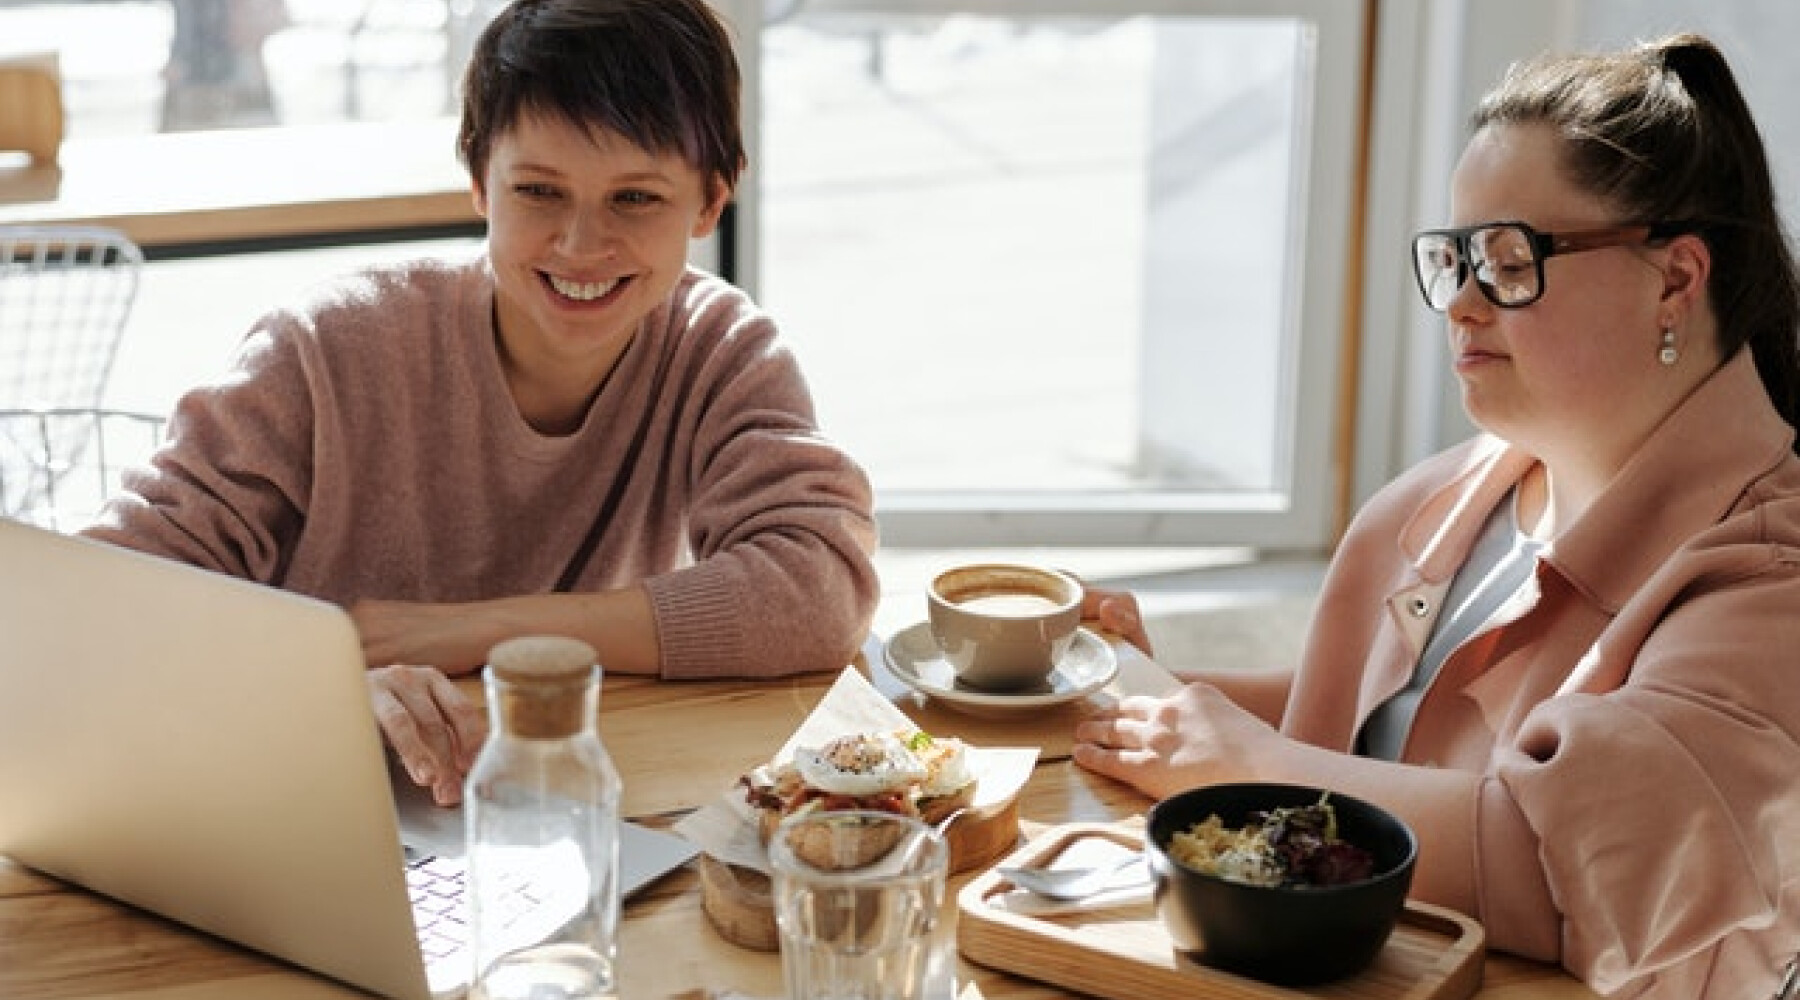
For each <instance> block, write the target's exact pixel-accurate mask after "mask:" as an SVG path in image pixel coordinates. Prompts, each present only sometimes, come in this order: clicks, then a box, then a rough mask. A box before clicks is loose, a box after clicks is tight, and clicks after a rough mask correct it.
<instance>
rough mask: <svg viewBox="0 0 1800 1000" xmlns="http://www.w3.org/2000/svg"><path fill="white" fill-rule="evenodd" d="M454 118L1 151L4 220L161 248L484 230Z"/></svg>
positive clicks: (198, 252)
mask: <svg viewBox="0 0 1800 1000" xmlns="http://www.w3.org/2000/svg"><path fill="white" fill-rule="evenodd" d="M455 136H456V122H455V120H454V119H450V118H437V119H428V120H422V121H397V122H345V123H332V124H326V125H313V126H288V127H283V128H257V129H226V130H218V131H208V132H173V133H161V134H156V135H148V136H127V137H108V138H103V139H87V140H83V139H70V140H67V141H65V142H64V143H63V145H62V148H61V153H60V156H59V162H58V163H57V164H56V165H54V166H29V165H27V164H26V163H25V161H24V160H23V158H22V157H21V158H19V159H18V160H16V161H7V160H0V225H3V224H21V223H22V224H52V223H90V224H98V225H106V226H112V227H115V228H117V229H120V230H123V231H124V232H125V233H126V235H128V236H130V237H131V238H132V240H134V241H135V242H136V243H137V244H138V245H139V246H141V247H143V248H144V251H145V255H146V256H147V257H149V258H151V259H153V260H154V259H167V258H173V257H194V256H208V255H217V254H228V253H241V252H248V251H260V250H280V249H292V248H296V247H306V246H325V245H341V244H350V243H368V242H380V241H383V240H400V239H430V238H436V237H444V236H466V235H479V234H481V233H482V232H483V231H485V224H484V223H483V221H482V219H481V217H480V216H479V215H477V214H476V212H475V207H474V204H473V203H472V202H471V200H470V194H469V177H468V174H467V173H466V172H465V171H464V170H463V168H462V165H461V164H460V163H458V162H457V159H456V149H455Z"/></svg>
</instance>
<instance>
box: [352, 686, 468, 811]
mask: <svg viewBox="0 0 1800 1000" xmlns="http://www.w3.org/2000/svg"><path fill="white" fill-rule="evenodd" d="M368 678H369V698H370V701H371V702H372V703H373V705H374V708H375V721H376V722H377V723H378V724H379V725H380V726H381V735H382V738H383V739H385V740H387V744H388V746H390V747H392V748H393V750H394V753H395V754H396V755H398V756H399V758H400V762H401V763H402V764H403V765H405V767H406V773H407V774H408V775H409V776H411V777H412V780H413V781H414V782H416V783H418V784H419V785H420V786H422V787H425V788H429V789H431V797H432V799H433V800H434V801H436V802H437V804H438V805H441V806H453V805H456V804H457V803H459V802H461V801H462V788H463V779H464V778H465V777H467V776H468V773H469V768H471V767H473V766H474V764H475V755H476V753H478V752H479V751H480V750H481V744H482V742H483V741H484V740H486V739H487V730H488V726H487V715H486V714H485V713H484V712H482V710H481V708H480V707H479V706H477V705H476V704H475V703H474V702H473V701H470V700H469V698H468V697H467V696H466V695H464V694H463V693H462V692H461V691H459V690H457V688H456V685H455V684H452V683H451V682H450V679H449V678H448V677H446V676H444V672H443V671H441V670H439V669H437V668H436V667H423V666H410V665H406V664H395V665H393V666H386V667H375V668H372V669H371V670H370V671H369V673H368Z"/></svg>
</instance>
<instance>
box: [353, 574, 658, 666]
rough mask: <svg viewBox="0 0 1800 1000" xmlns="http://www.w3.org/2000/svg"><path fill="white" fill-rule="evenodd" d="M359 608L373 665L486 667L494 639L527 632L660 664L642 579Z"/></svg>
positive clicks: (626, 662) (620, 661) (614, 658)
mask: <svg viewBox="0 0 1800 1000" xmlns="http://www.w3.org/2000/svg"><path fill="white" fill-rule="evenodd" d="M354 613H355V614H357V615H358V625H359V627H360V628H361V629H362V630H363V643H364V647H363V648H364V654H365V655H366V656H367V657H368V659H369V664H370V666H380V665H384V664H388V663H428V664H431V665H433V666H435V667H437V668H438V669H440V670H442V671H444V672H445V673H446V674H449V675H451V676H453V677H454V676H461V675H464V674H470V673H474V672H475V671H478V670H480V669H481V667H482V666H483V665H484V664H485V663H486V662H487V658H488V652H489V650H491V649H493V647H494V646H495V644H497V643H499V642H502V641H504V640H506V639H511V638H514V637H516V636H521V635H562V636H569V637H571V638H575V639H580V640H581V641H583V642H585V643H587V644H588V645H590V646H592V647H594V652H595V654H596V657H597V659H598V660H599V661H600V665H601V667H602V668H603V669H605V670H607V671H608V672H611V673H620V674H650V673H655V672H656V671H657V669H658V666H659V658H660V647H659V645H658V643H657V638H656V625H655V621H654V619H653V617H652V615H651V612H650V599H649V597H648V596H647V595H646V594H645V592H644V590H643V588H642V587H627V588H622V589H619V590H609V591H603V592H596V593H576V594H563V593H558V594H529V595H521V596H517V597H502V598H497V599H493V600H486V601H475V602H470V603H464V604H437V605H406V604H381V605H379V606H375V605H363V606H359V607H358V608H357V609H356V611H355V612H354Z"/></svg>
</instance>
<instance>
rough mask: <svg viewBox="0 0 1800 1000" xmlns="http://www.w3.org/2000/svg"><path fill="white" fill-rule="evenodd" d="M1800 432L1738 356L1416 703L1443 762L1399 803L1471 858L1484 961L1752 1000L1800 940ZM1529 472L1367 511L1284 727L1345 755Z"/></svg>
mask: <svg viewBox="0 0 1800 1000" xmlns="http://www.w3.org/2000/svg"><path fill="white" fill-rule="evenodd" d="M1792 441H1793V431H1792V430H1791V429H1790V428H1789V427H1788V425H1787V424H1786V423H1784V422H1783V421H1782V419H1781V418H1780V416H1779V415H1778V414H1777V413H1776V412H1775V410H1774V408H1773V407H1772V406H1771V405H1770V403H1769V400H1768V396H1767V394H1766V393H1765V392H1764V390H1763V389H1762V386H1761V383H1760V381H1759V380H1758V378H1757V375H1756V370H1755V367H1754V365H1753V363H1752V360H1751V358H1750V356H1749V353H1748V352H1747V351H1746V352H1742V353H1741V354H1740V355H1739V356H1738V357H1736V358H1734V359H1733V360H1732V361H1730V362H1728V363H1726V364H1725V365H1724V366H1723V367H1722V368H1721V369H1720V370H1719V371H1718V372H1717V373H1716V374H1714V375H1713V376H1712V378H1711V379H1709V380H1708V381H1707V382H1706V383H1704V384H1703V385H1702V386H1701V387H1700V388H1699V389H1698V390H1697V391H1696V392H1695V393H1694V394H1693V396H1692V397H1690V398H1689V399H1688V400H1687V401H1686V402H1685V403H1684V404H1683V405H1682V406H1681V408H1679V409H1678V410H1677V411H1676V412H1675V413H1674V414H1672V415H1671V416H1670V417H1669V419H1668V420H1667V421H1666V423H1665V424H1664V425H1663V426H1662V427H1661V428H1660V429H1659V430H1658V431H1657V433H1656V434H1655V435H1654V436H1653V437H1652V438H1651V439H1650V440H1649V441H1647V442H1646V443H1645V444H1644V446H1643V448H1642V449H1641V451H1640V452H1639V453H1638V454H1637V455H1636V456H1635V457H1634V458H1633V459H1632V460H1631V462H1630V463H1629V464H1628V465H1627V467H1626V468H1625V469H1624V470H1623V471H1622V472H1621V473H1620V474H1619V476H1618V478H1617V479H1616V480H1615V481H1614V482H1613V483H1612V485H1611V486H1609V487H1608V488H1607V490H1606V492H1605V493H1604V494H1603V495H1602V496H1601V497H1600V498H1599V499H1598V500H1597V501H1596V502H1595V503H1594V504H1593V505H1592V507H1591V508H1590V509H1589V510H1587V511H1586V512H1585V513H1583V514H1582V515H1581V517H1580V518H1579V519H1577V520H1576V521H1575V522H1573V523H1571V524H1569V525H1567V526H1566V528H1565V529H1564V530H1563V531H1562V533H1561V534H1559V535H1558V536H1557V537H1556V539H1555V541H1554V543H1553V547H1552V549H1551V551H1550V552H1549V553H1548V554H1547V556H1546V558H1545V560H1544V561H1543V563H1542V564H1541V565H1540V567H1539V570H1538V573H1537V577H1536V581H1535V583H1536V587H1537V594H1536V597H1535V600H1533V601H1531V602H1529V605H1528V606H1527V607H1525V608H1523V609H1522V610H1520V611H1519V613H1518V614H1517V616H1516V617H1515V618H1513V619H1512V620H1510V621H1508V622H1506V623H1505V624H1504V625H1503V626H1501V627H1499V628H1496V629H1493V630H1490V631H1488V632H1486V633H1484V634H1481V635H1478V636H1476V637H1475V638H1473V639H1471V640H1469V641H1468V642H1466V643H1465V644H1464V645H1463V646H1462V647H1460V648H1459V649H1457V650H1456V651H1455V652H1454V653H1453V654H1452V655H1451V656H1450V658H1449V659H1448V660H1447V661H1446V662H1445V664H1444V666H1443V669H1442V671H1441V672H1440V673H1439V675H1438V676H1437V678H1436V679H1435V680H1434V682H1433V683H1432V684H1431V686H1430V688H1429V689H1428V690H1427V691H1426V693H1425V695H1424V697H1423V699H1422V701H1421V703H1420V705H1419V711H1418V716H1417V719H1416V721H1415V723H1414V726H1413V729H1412V731H1411V734H1410V737H1409V739H1408V742H1407V744H1406V748H1405V751H1404V753H1403V759H1404V760H1405V761H1406V762H1407V763H1411V764H1416V765H1419V766H1421V767H1429V768H1435V769H1437V770H1436V772H1435V773H1434V775H1433V779H1434V780H1429V781H1427V780H1419V781H1415V782H1408V785H1409V791H1408V794H1409V795H1412V794H1414V793H1415V792H1416V791H1417V788H1418V787H1424V788H1427V789H1429V791H1428V793H1427V798H1428V806H1427V808H1426V810H1425V811H1426V812H1427V813H1428V814H1429V815H1430V821H1431V824H1432V826H1433V833H1434V837H1433V843H1434V844H1439V845H1440V849H1442V848H1441V845H1442V844H1445V843H1448V844H1465V845H1467V849H1468V851H1469V854H1468V856H1467V857H1466V858H1464V859H1458V860H1459V861H1460V862H1462V863H1461V865H1460V868H1461V869H1463V870H1466V871H1468V872H1470V873H1472V882H1471V883H1470V884H1469V885H1468V886H1467V890H1468V891H1467V898H1466V899H1465V900H1463V901H1461V902H1462V905H1464V906H1465V907H1466V908H1468V909H1469V910H1470V911H1471V912H1473V913H1474V914H1475V915H1476V916H1477V917H1478V918H1479V919H1481V920H1482V922H1483V923H1484V924H1485V925H1486V927H1487V930H1488V933H1489V936H1490V943H1491V944H1493V945H1494V946H1495V947H1497V948H1501V949H1504V950H1508V951H1513V952H1517V953H1521V954H1524V955H1528V956H1533V957H1537V958H1541V959H1545V960H1553V961H1560V962H1561V963H1562V964H1563V965H1564V966H1565V967H1567V968H1568V969H1569V970H1571V971H1572V972H1574V973H1575V974H1577V975H1579V976H1581V977H1582V978H1583V979H1584V980H1586V981H1588V982H1589V983H1590V984H1591V985H1592V986H1593V987H1594V988H1595V989H1597V990H1599V991H1600V992H1603V993H1609V994H1615V995H1616V996H1618V997H1643V998H1650V997H1654V998H1658V1000H1663V998H1667V1000H1677V998H1679V1000H1697V998H1702V997H1705V998H1712V1000H1763V998H1765V997H1768V996H1769V995H1770V994H1772V993H1773V992H1774V989H1775V985H1776V979H1777V976H1778V974H1779V971H1780V969H1781V968H1782V966H1783V965H1784V964H1785V963H1786V961H1787V960H1788V958H1790V957H1791V956H1792V955H1793V954H1794V952H1795V950H1796V949H1800V459H1796V457H1795V456H1794V454H1793V453H1792V451H1791V444H1792ZM1532 464H1533V459H1532V458H1531V457H1530V456H1528V455H1525V454H1522V453H1520V452H1518V451H1515V450H1512V449H1510V448H1508V447H1507V446H1505V445H1504V444H1502V443H1500V442H1498V441H1496V440H1494V439H1492V438H1486V437H1483V438H1478V439H1476V440H1473V441H1470V442H1468V443H1466V444H1464V445H1461V446H1459V447H1456V448H1453V449H1451V450H1449V451H1447V452H1445V453H1443V454H1440V455H1438V456H1436V457H1434V458H1432V459H1430V460H1428V461H1426V462H1424V463H1422V464H1420V465H1419V466H1418V467H1416V468H1414V469H1413V470H1411V471H1409V472H1408V473H1407V474H1405V475H1404V476H1403V477H1401V478H1400V479H1398V480H1397V481H1395V482H1394V483H1392V484H1390V485H1389V486H1388V487H1387V488H1386V489H1384V490H1383V491H1382V492H1381V493H1380V494H1379V495H1377V496H1376V497H1374V498H1373V499H1372V500H1371V501H1370V502H1369V504H1368V505H1367V506H1366V507H1365V508H1364V510H1363V511H1362V512H1361V513H1360V514H1359V516H1358V517H1357V519H1356V521H1355V523H1354V524H1353V525H1352V526H1351V528H1350V530H1349V532H1348V534H1347V536H1346V537H1345V539H1344V541H1343V543H1342V545H1341V546H1340V548H1339V550H1338V552H1337V554H1336V556H1335V558H1334V559H1333V562H1332V566H1331V571H1330V573H1329V574H1328V577H1327V580H1326V583H1325V586H1324V589H1323V591H1322V593H1321V597H1320V601H1319V605H1318V611H1317V614H1316V616H1315V618H1314V622H1313V625H1312V629H1311V632H1310V633H1309V635H1308V637H1307V642H1306V649H1305V656H1304V659H1303V661H1302V667H1301V669H1300V671H1299V672H1298V673H1297V675H1296V677H1295V681H1294V689H1293V692H1292V695H1291V698H1290V701H1289V704H1288V709H1287V714H1286V717H1285V719H1284V721H1283V729H1284V731H1285V732H1286V733H1288V734H1289V735H1291V736H1294V737H1296V738H1299V739H1302V740H1305V741H1307V742H1310V743H1314V744H1318V745H1321V746H1325V747H1328V748H1331V749H1335V750H1340V751H1348V750H1350V749H1351V747H1352V744H1353V741H1354V739H1355V734H1356V732H1357V729H1358V727H1359V726H1360V725H1361V723H1362V722H1363V720H1364V719H1366V718H1368V716H1369V713H1370V712H1371V711H1372V710H1373V709H1374V708H1375V707H1376V706H1377V705H1379V704H1380V703H1381V702H1382V701H1383V700H1385V699H1386V698H1387V697H1388V696H1389V695H1391V694H1393V693H1394V692H1395V691H1397V690H1399V689H1400V688H1401V687H1402V686H1403V685H1404V684H1405V683H1406V681H1407V679H1408V677H1409V676H1410V673H1411V671H1412V669H1413V665H1414V663H1415V662H1416V660H1417V659H1418V656H1419V653H1420V651H1421V649H1422V648H1423V646H1424V643H1425V639H1426V636H1427V635H1428V634H1429V632H1430V629H1431V626H1432V622H1433V621H1434V620H1435V618H1436V616H1437V614H1438V611H1439V609H1440V605H1441V601H1442V598H1443V596H1444V593H1445V591H1446V590H1447V589H1448V587H1449V583H1450V580H1451V577H1452V576H1453V575H1454V574H1455V572H1456V569H1457V567H1458V565H1459V564H1460V563H1461V562H1462V560H1463V558H1464V556H1465V554H1466V553H1467V551H1468V550H1469V547H1470V545H1471V544H1472V543H1473V541H1474V540H1475V538H1476V536H1477V534H1478V533H1479V532H1480V530H1481V527H1482V524H1483V521H1484V519H1485V518H1486V517H1487V515H1488V514H1489V512H1490V511H1492V510H1493V508H1494V507H1495V505H1496V504H1497V503H1499V502H1500V501H1501V500H1502V498H1503V497H1505V496H1506V493H1507V490H1508V489H1509V488H1510V487H1511V486H1512V485H1513V484H1515V483H1516V482H1518V481H1519V479H1520V477H1521V476H1522V475H1523V474H1524V473H1525V472H1526V470H1528V469H1529V468H1530V467H1531V465H1532ZM1379 766H1380V765H1374V764H1372V765H1371V767H1379ZM1414 786H1416V787H1414ZM1374 797H1376V798H1379V797H1380V796H1374ZM1409 806H1411V807H1412V808H1413V810H1414V812H1413V815H1415V817H1416V816H1418V815H1419V811H1418V810H1419V802H1418V801H1417V800H1416V799H1414V800H1412V801H1410V802H1409Z"/></svg>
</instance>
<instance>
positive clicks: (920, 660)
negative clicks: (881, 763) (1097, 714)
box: [882, 622, 1119, 715]
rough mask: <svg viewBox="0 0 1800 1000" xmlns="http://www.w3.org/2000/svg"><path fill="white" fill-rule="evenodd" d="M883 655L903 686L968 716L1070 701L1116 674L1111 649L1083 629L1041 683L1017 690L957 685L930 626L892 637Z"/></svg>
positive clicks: (1002, 713)
mask: <svg viewBox="0 0 1800 1000" xmlns="http://www.w3.org/2000/svg"><path fill="white" fill-rule="evenodd" d="M882 655H883V659H885V660H886V661H887V667H888V669H889V670H890V671H892V672H893V674H894V676H895V677H898V678H900V680H901V682H902V683H904V684H905V685H906V686H908V687H910V688H912V689H913V690H915V691H919V692H922V693H924V694H926V695H929V696H931V697H933V698H936V699H938V700H940V701H942V702H944V703H945V704H946V705H949V706H950V707H952V708H955V709H957V710H959V711H962V712H966V713H968V714H970V715H1005V714H1009V713H1012V712H1019V711H1025V710H1030V709H1039V708H1045V707H1047V706H1050V705H1061V704H1063V703H1064V702H1070V701H1075V700H1077V699H1080V698H1085V697H1087V696H1088V695H1090V694H1093V693H1094V692H1095V691H1098V690H1100V689H1101V688H1103V687H1105V686H1106V684H1107V682H1108V681H1110V680H1112V679H1113V675H1115V674H1117V673H1118V672H1119V661H1118V658H1117V657H1115V656H1114V655H1113V651H1112V647H1111V646H1110V645H1108V644H1107V642H1106V640H1104V639H1102V638H1100V637H1099V636H1097V635H1095V634H1094V633H1092V632H1089V631H1088V630H1087V629H1085V628H1084V629H1077V630H1076V631H1075V641H1074V642H1073V643H1070V644H1069V650H1068V652H1066V653H1064V654H1063V657H1062V659H1061V661H1059V662H1058V663H1057V664H1056V669H1054V670H1052V671H1050V676H1049V677H1047V678H1045V680H1044V683H1042V684H1039V685H1037V686H1036V687H1029V688H1024V689H1022V690H1018V691H986V690H982V689H981V688H972V687H969V686H968V685H966V684H963V683H962V682H960V681H958V680H957V679H956V672H955V671H954V670H952V669H951V667H950V663H949V661H948V660H945V659H944V658H943V655H942V654H941V653H939V652H938V646H937V640H936V639H933V638H932V637H931V623H930V622H919V623H917V624H915V625H912V626H911V627H909V628H904V629H901V630H900V631H898V632H896V633H894V634H893V636H892V637H891V638H889V639H888V641H887V642H886V643H884V644H883V645H882Z"/></svg>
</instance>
